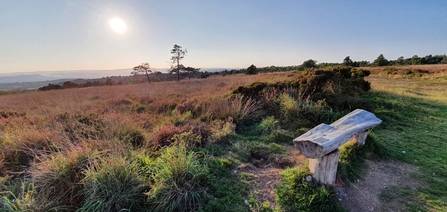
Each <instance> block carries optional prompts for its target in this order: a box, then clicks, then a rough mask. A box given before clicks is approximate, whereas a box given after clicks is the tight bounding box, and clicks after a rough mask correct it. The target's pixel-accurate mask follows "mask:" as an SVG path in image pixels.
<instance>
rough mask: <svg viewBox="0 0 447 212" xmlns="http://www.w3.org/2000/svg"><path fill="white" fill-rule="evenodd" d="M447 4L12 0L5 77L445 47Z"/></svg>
mask: <svg viewBox="0 0 447 212" xmlns="http://www.w3.org/2000/svg"><path fill="white" fill-rule="evenodd" d="M446 8H447V1H441V0H431V1H423V2H422V1H404V0H399V1H392V2H389V1H384V0H380V1H374V2H369V1H368V2H359V1H337V2H334V1H304V2H301V1H282V2H281V3H277V2H271V1H265V0H262V1H225V2H208V1H207V2H203V1H197V0H194V1H188V2H184V1H174V0H168V1H162V2H160V1H138V0H131V1H112V0H111V1H105V0H98V1H88V0H79V1H70V0H61V1H59V0H58V1H56V0H50V1H42V0H36V1H32V2H30V1H7V2H4V3H3V4H2V5H1V6H0V25H1V26H2V33H0V74H1V73H20V72H40V71H65V70H120V69H128V68H131V67H134V66H136V65H139V64H141V63H144V62H148V63H149V64H150V65H151V66H152V67H153V68H154V69H164V68H165V67H169V66H170V57H171V54H170V50H171V49H172V47H173V45H174V44H178V45H180V46H182V47H183V48H185V49H187V50H188V54H187V55H186V57H185V58H184V60H183V61H182V63H183V64H185V65H186V66H192V67H197V68H202V69H207V68H213V67H248V66H249V65H251V64H255V65H256V66H258V67H264V66H270V65H275V66H290V65H299V64H301V63H302V62H303V61H305V60H308V59H314V60H317V61H318V62H342V60H343V58H344V57H345V56H350V57H351V59H352V60H354V61H360V60H367V61H373V60H374V59H375V58H376V57H377V56H378V55H379V54H383V55H384V56H385V57H386V58H387V59H392V60H395V59H397V58H398V57H399V56H404V57H406V58H408V57H411V56H413V55H418V56H426V55H429V54H432V55H442V54H446V53H447V52H446V47H447V39H445V38H446V37H447V27H446V26H447V13H445V9H446Z"/></svg>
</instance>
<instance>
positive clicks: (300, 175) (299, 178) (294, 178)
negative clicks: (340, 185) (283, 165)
mask: <svg viewBox="0 0 447 212" xmlns="http://www.w3.org/2000/svg"><path fill="white" fill-rule="evenodd" d="M308 175H310V173H309V171H307V170H305V169H298V168H293V169H286V170H284V171H283V172H282V173H281V178H282V180H283V181H282V182H281V183H279V184H278V185H277V187H276V200H277V202H278V203H279V205H280V207H281V209H282V210H283V211H344V210H343V208H342V207H341V206H340V205H339V204H338V201H337V199H336V196H335V192H334V190H333V188H331V187H326V186H323V185H320V184H319V183H316V182H314V181H310V182H307V181H306V180H305V178H306V176H308Z"/></svg>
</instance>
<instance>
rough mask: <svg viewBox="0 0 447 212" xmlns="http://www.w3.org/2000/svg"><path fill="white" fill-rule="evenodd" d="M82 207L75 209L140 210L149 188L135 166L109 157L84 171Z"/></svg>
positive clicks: (120, 159) (123, 160) (121, 159)
mask: <svg viewBox="0 0 447 212" xmlns="http://www.w3.org/2000/svg"><path fill="white" fill-rule="evenodd" d="M82 183H83V185H84V188H83V191H82V193H83V195H84V196H85V199H84V202H83V205H82V207H81V208H80V209H79V210H78V211H130V210H135V211H141V210H143V209H144V199H145V196H144V192H146V191H147V190H148V188H149V186H148V184H147V182H146V179H145V178H144V177H143V176H141V175H140V174H139V169H138V166H137V165H136V164H134V163H131V162H128V161H126V160H125V159H124V158H116V157H111V158H107V159H105V160H103V161H100V162H98V163H96V164H93V165H92V166H90V167H89V168H88V169H87V170H86V171H85V178H84V179H83V180H82Z"/></svg>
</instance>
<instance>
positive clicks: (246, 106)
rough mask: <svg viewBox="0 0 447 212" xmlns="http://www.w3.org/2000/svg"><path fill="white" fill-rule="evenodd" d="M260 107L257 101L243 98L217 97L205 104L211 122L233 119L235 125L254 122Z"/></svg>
mask: <svg viewBox="0 0 447 212" xmlns="http://www.w3.org/2000/svg"><path fill="white" fill-rule="evenodd" d="M258 109H259V107H258V106H257V104H256V101H255V100H253V99H251V98H244V97H243V96H230V97H217V98H213V99H210V100H209V101H208V102H207V104H205V112H204V113H205V114H206V116H208V117H209V118H210V119H211V120H213V119H221V120H224V119H227V118H228V117H231V118H232V119H233V121H234V123H236V124H238V123H241V122H243V121H247V120H253V119H255V118H256V112H257V110H258Z"/></svg>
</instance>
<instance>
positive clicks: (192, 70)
mask: <svg viewBox="0 0 447 212" xmlns="http://www.w3.org/2000/svg"><path fill="white" fill-rule="evenodd" d="M180 67H181V68H180V70H181V71H183V72H186V73H188V78H189V79H191V76H192V75H194V74H195V73H197V72H198V71H199V70H200V68H193V67H191V66H188V67H185V66H183V65H180Z"/></svg>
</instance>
